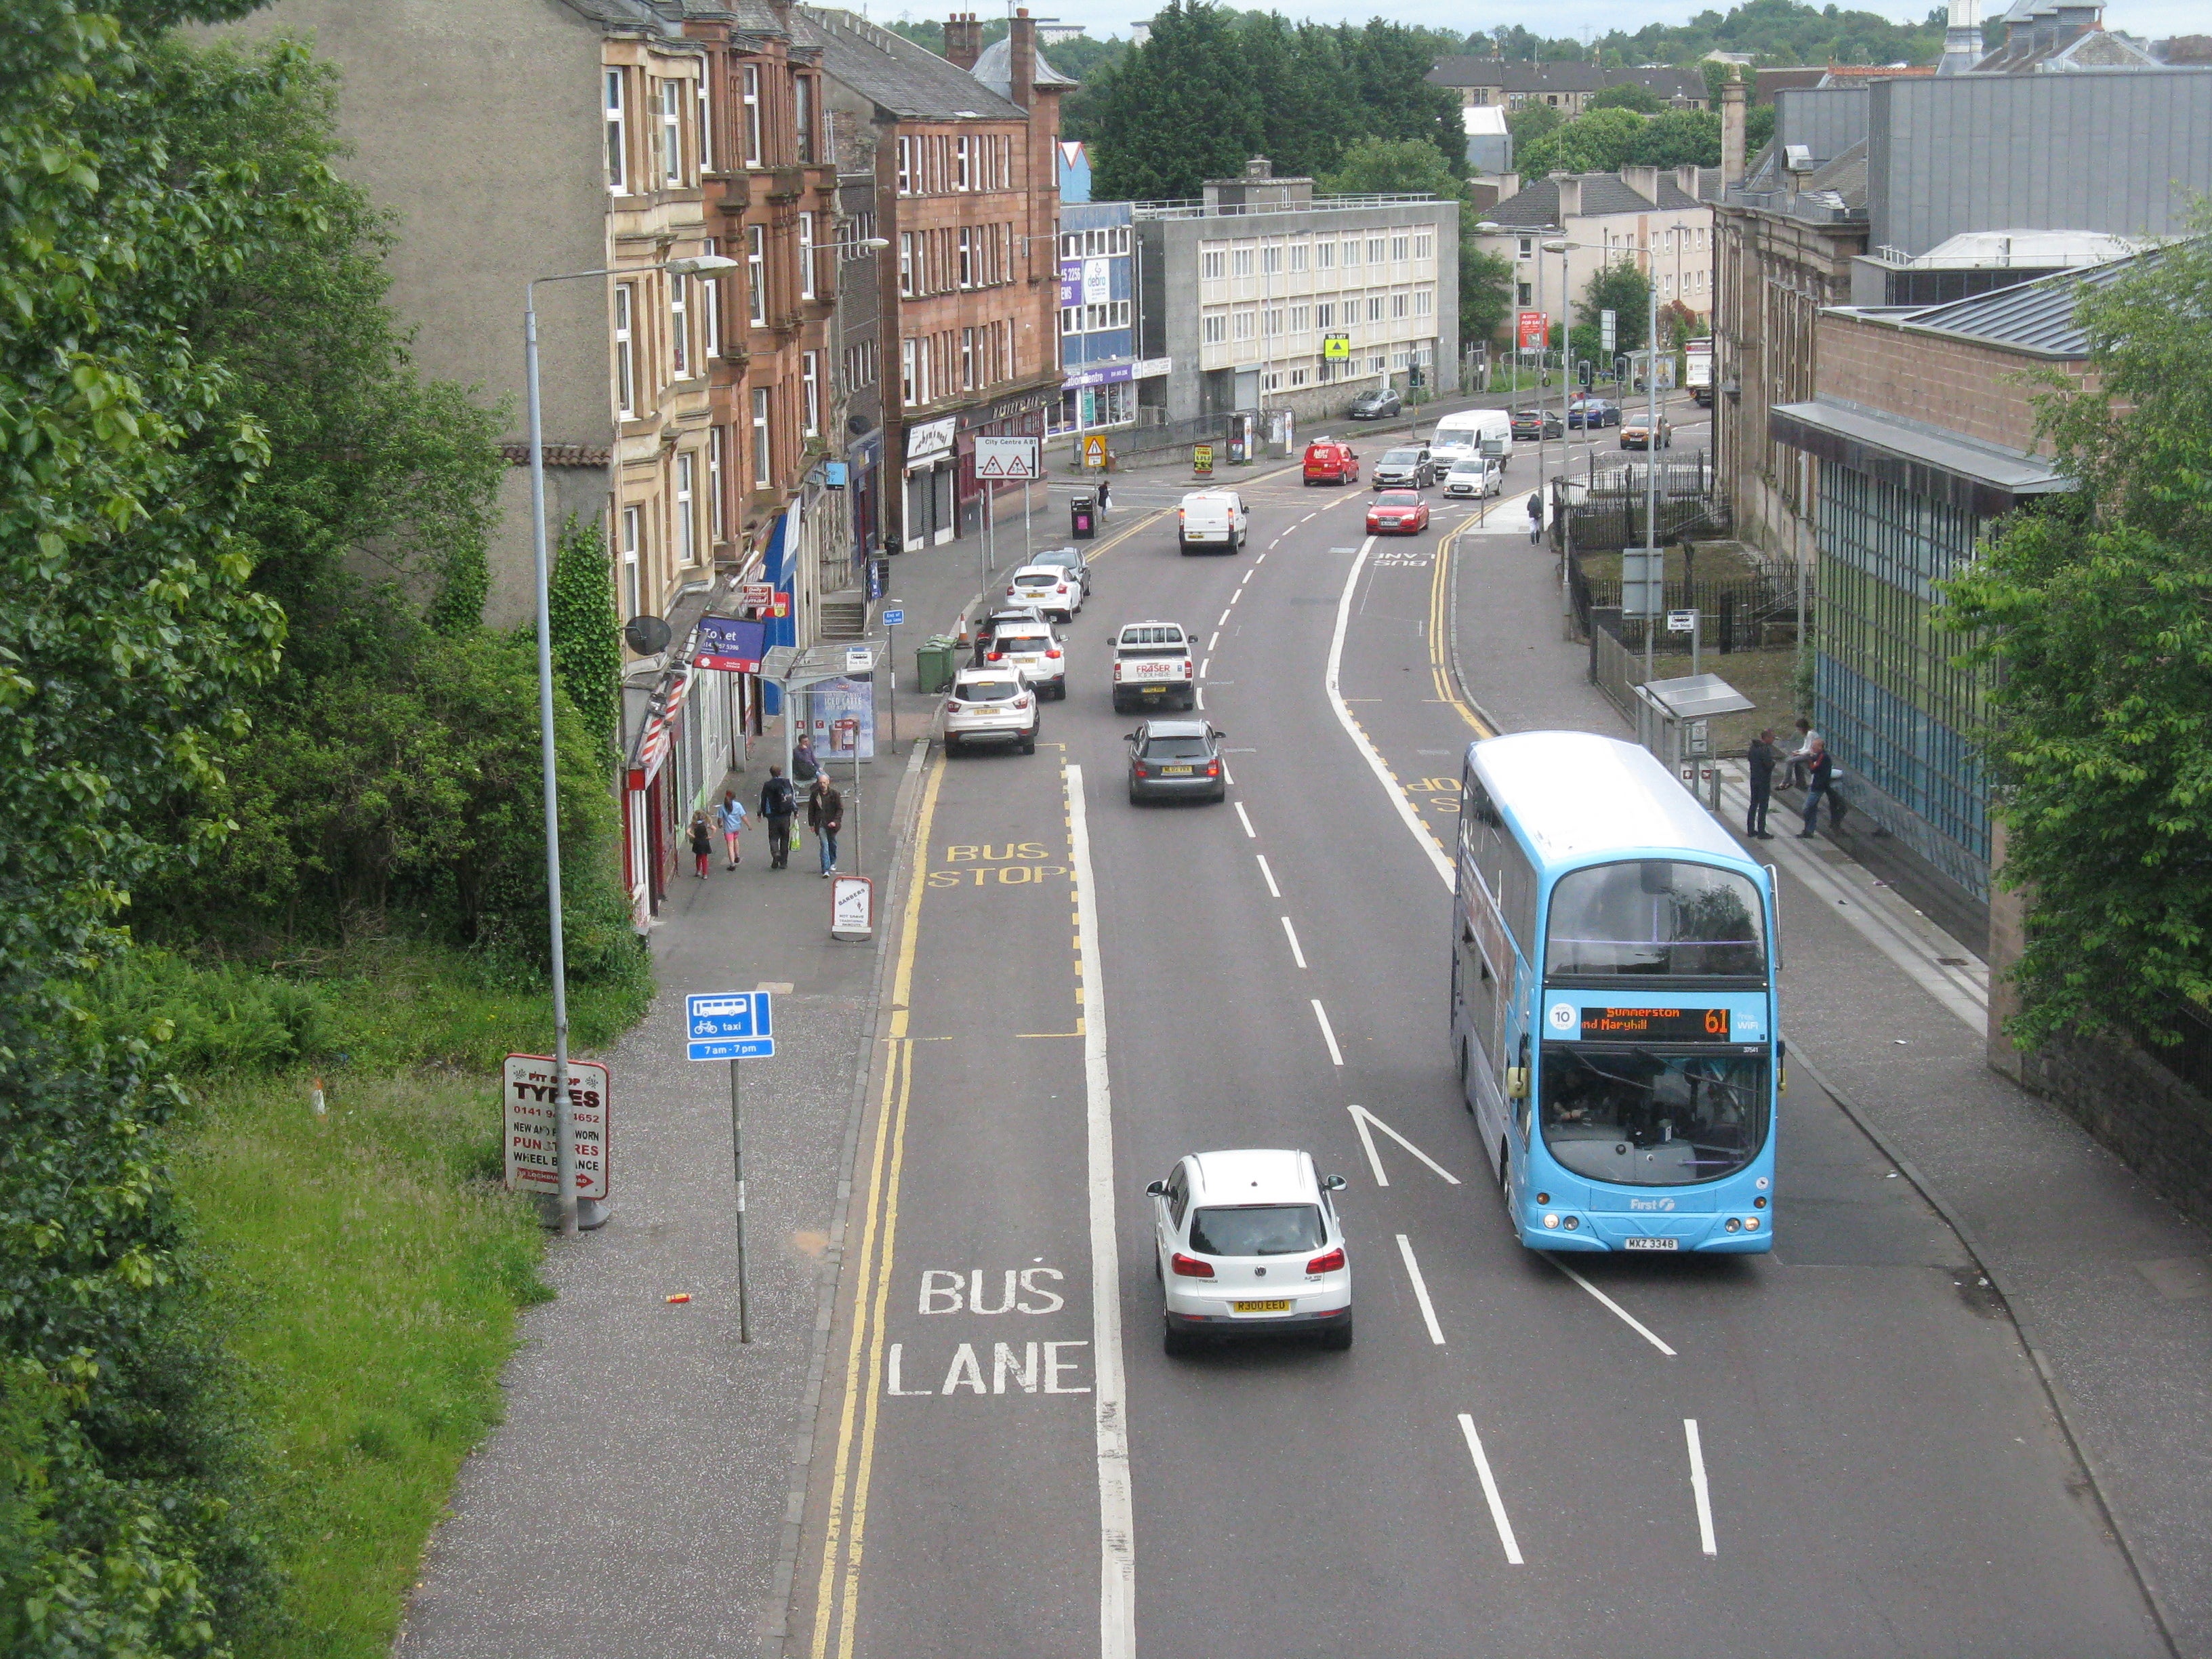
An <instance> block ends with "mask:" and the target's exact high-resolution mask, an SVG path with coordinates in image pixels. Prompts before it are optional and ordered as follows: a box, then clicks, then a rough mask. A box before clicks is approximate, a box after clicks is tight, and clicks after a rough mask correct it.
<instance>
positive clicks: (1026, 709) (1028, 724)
mask: <svg viewBox="0 0 2212 1659" xmlns="http://www.w3.org/2000/svg"><path fill="white" fill-rule="evenodd" d="M1042 719H1043V715H1042V714H1041V713H1040V712H1039V711H1038V708H1037V696H1036V692H1035V691H1033V690H1030V686H1029V684H1028V682H1026V681H1025V680H1024V679H1023V678H1022V677H1021V676H1020V675H1019V674H1015V673H1010V672H1008V671H1006V669H1005V668H1003V667H991V668H963V669H962V670H961V671H960V672H959V674H958V676H957V678H955V679H954V680H953V682H952V690H951V693H950V694H949V695H948V696H946V697H945V753H946V754H948V755H957V754H959V753H960V752H961V751H962V750H966V749H969V748H972V747H973V746H975V744H981V743H1010V744H1013V745H1014V746H1015V747H1016V748H1018V749H1019V750H1021V751H1022V753H1024V755H1034V754H1036V740H1037V731H1038V728H1039V724H1040V722H1041V721H1042Z"/></svg>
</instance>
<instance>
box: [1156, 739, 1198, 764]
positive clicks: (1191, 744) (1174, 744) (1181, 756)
mask: <svg viewBox="0 0 2212 1659" xmlns="http://www.w3.org/2000/svg"><path fill="white" fill-rule="evenodd" d="M1145 758H1146V760H1204V759H1205V758H1206V739H1205V738H1151V739H1149V740H1148V741H1147V742H1146V744H1145Z"/></svg>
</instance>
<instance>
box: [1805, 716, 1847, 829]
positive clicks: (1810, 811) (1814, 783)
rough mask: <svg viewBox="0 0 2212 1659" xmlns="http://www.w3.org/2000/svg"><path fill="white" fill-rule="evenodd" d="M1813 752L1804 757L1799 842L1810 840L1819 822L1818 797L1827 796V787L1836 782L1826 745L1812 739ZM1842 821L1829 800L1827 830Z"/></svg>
mask: <svg viewBox="0 0 2212 1659" xmlns="http://www.w3.org/2000/svg"><path fill="white" fill-rule="evenodd" d="M1813 744H1814V747H1813V752H1812V753H1811V754H1810V755H1809V756H1808V757H1806V764H1805V771H1806V783H1805V827H1804V829H1802V830H1800V831H1799V832H1798V835H1797V839H1798V840H1800V841H1809V840H1811V839H1812V836H1813V830H1814V826H1815V825H1816V824H1817V823H1819V821H1820V797H1821V796H1823V795H1826V794H1827V793H1828V789H1829V786H1830V785H1832V783H1834V782H1835V781H1836V763H1835V762H1834V761H1833V760H1832V759H1831V758H1830V757H1829V755H1828V745H1827V744H1825V743H1822V742H1821V741H1820V738H1817V737H1816V738H1814V739H1813ZM1843 821H1844V815H1843V814H1842V813H1841V812H1839V811H1837V810H1836V803H1835V801H1834V800H1833V799H1830V800H1829V802H1828V828H1829V829H1831V830H1832V829H1836V828H1837V827H1838V825H1839V824H1841V823H1843Z"/></svg>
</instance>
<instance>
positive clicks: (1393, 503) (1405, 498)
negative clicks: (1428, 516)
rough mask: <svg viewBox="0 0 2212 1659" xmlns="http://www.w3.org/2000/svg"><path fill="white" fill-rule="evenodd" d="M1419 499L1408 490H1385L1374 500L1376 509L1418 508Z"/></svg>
mask: <svg viewBox="0 0 2212 1659" xmlns="http://www.w3.org/2000/svg"><path fill="white" fill-rule="evenodd" d="M1420 504H1421V498H1420V497H1419V495H1415V494H1413V491H1412V490H1410V489H1386V490H1384V491H1383V493H1382V494H1381V495H1377V496H1376V498H1375V505H1376V506H1377V507H1419V505H1420Z"/></svg>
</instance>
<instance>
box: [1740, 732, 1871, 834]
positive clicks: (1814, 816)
mask: <svg viewBox="0 0 2212 1659" xmlns="http://www.w3.org/2000/svg"><path fill="white" fill-rule="evenodd" d="M1745 758H1746V760H1747V762H1748V763H1749V764H1750V769H1751V806H1750V808H1749V810H1748V811H1746V812H1745V814H1744V819H1743V832H1744V834H1745V835H1747V836H1750V837H1751V838H1752V839H1753V840H1754V841H1772V840H1773V839H1774V837H1773V836H1770V835H1769V834H1767V833H1766V809H1767V805H1768V803H1769V802H1770V801H1771V799H1773V795H1774V772H1775V769H1776V768H1777V767H1778V766H1783V765H1785V764H1786V765H1787V766H1788V767H1789V769H1790V770H1789V781H1790V783H1791V784H1792V785H1794V786H1797V787H1802V788H1803V790H1804V791H1805V827H1804V828H1803V829H1801V830H1799V831H1798V832H1797V839H1798V840H1800V841H1808V840H1810V839H1811V838H1812V835H1813V831H1814V826H1815V825H1816V824H1817V823H1819V822H1820V803H1821V801H1823V800H1826V802H1827V803H1828V829H1829V830H1830V831H1831V832H1833V831H1835V830H1837V829H1841V828H1842V827H1843V822H1844V812H1845V811H1848V810H1849V809H1848V808H1847V807H1846V806H1845V805H1844V798H1843V796H1842V795H1840V794H1838V793H1837V791H1836V763H1835V757H1833V756H1832V755H1830V754H1829V753H1828V742H1827V739H1826V738H1823V737H1822V736H1821V735H1820V733H1819V732H1816V731H1814V729H1813V722H1812V721H1810V720H1799V721H1798V722H1797V746H1796V748H1795V749H1790V750H1784V748H1782V746H1781V745H1780V744H1779V743H1778V742H1777V741H1776V739H1775V736H1774V728H1773V727H1771V726H1769V727H1768V728H1767V729H1766V730H1765V731H1763V732H1760V733H1759V735H1758V736H1757V737H1756V738H1753V739H1752V743H1751V748H1750V750H1749V751H1748V752H1747V755H1746V757H1745Z"/></svg>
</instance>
